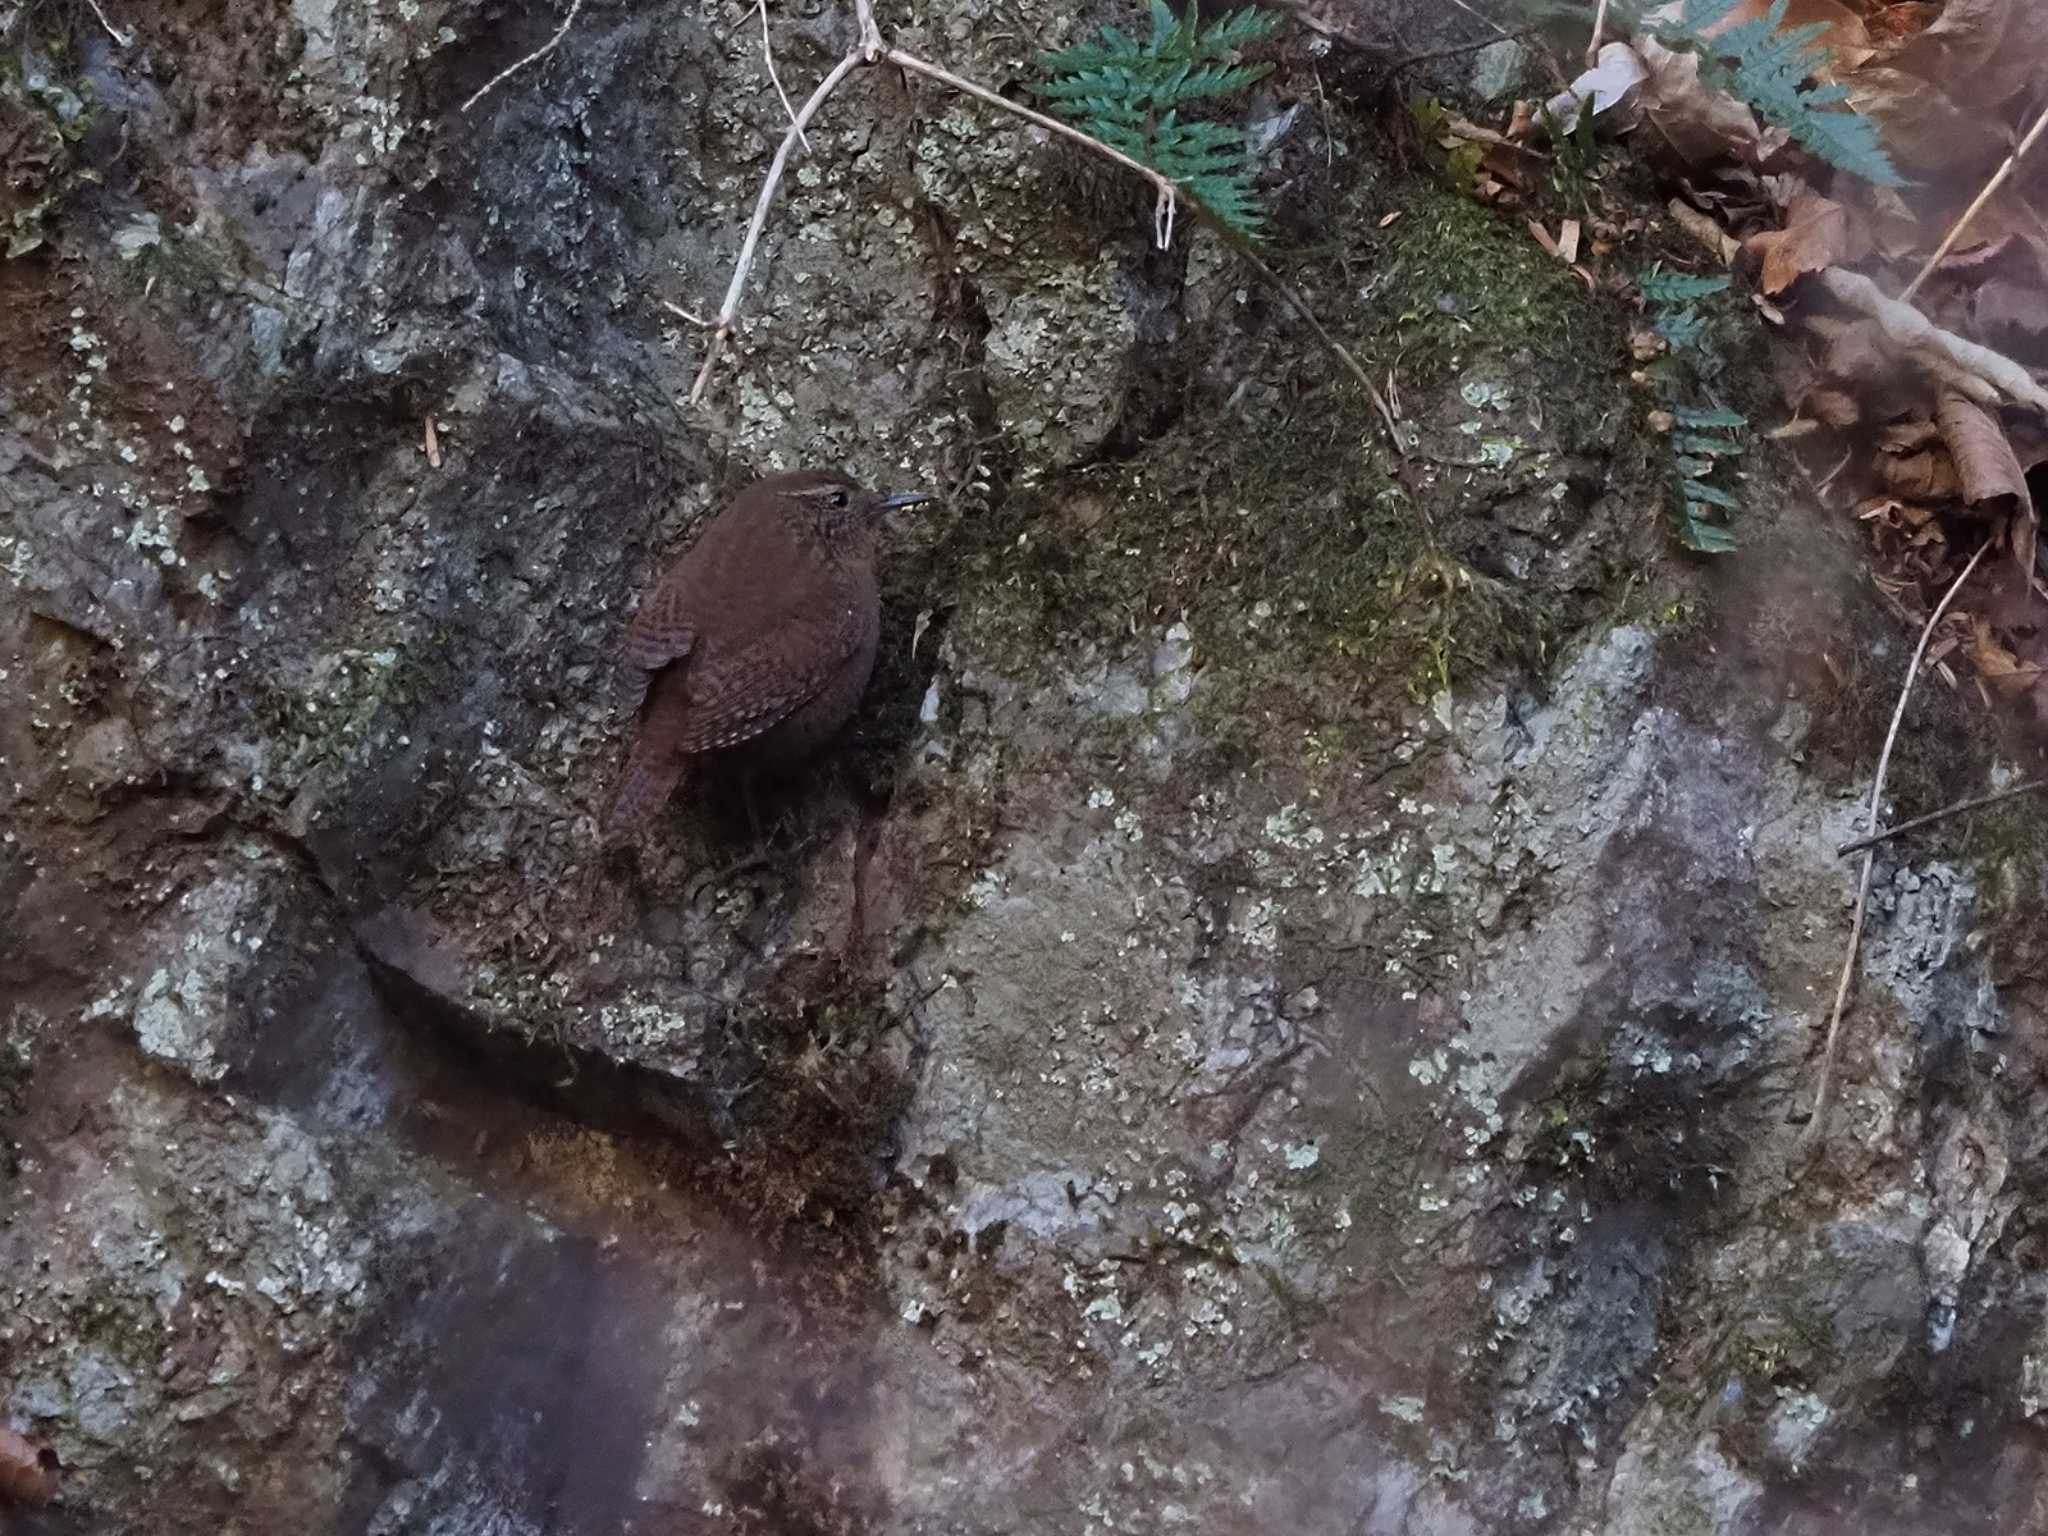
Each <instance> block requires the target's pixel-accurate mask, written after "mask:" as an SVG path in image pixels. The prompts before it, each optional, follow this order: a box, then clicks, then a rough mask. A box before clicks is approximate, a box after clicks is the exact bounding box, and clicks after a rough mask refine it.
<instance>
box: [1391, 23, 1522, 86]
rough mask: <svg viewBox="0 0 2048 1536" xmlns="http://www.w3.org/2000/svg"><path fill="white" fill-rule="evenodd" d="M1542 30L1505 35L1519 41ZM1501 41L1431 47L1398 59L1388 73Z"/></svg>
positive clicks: (1484, 39) (1469, 51)
mask: <svg viewBox="0 0 2048 1536" xmlns="http://www.w3.org/2000/svg"><path fill="white" fill-rule="evenodd" d="M1542 30H1543V29H1542V28H1541V27H1524V28H1522V29H1521V30H1520V31H1519V32H1509V33H1506V34H1505V36H1506V38H1507V40H1508V41H1509V42H1514V43H1518V42H1520V41H1521V40H1522V39H1523V38H1525V37H1534V36H1535V35H1536V34H1537V33H1538V32H1540V31H1542ZM1500 42H1501V39H1500V38H1498V37H1482V38H1477V39H1475V40H1474V41H1472V42H1469V43H1453V44H1451V46H1450V47H1448V48H1431V49H1430V50H1428V51H1427V52H1426V53H1411V54H1409V55H1408V57H1406V58H1405V59H1396V60H1395V61H1394V62H1393V64H1391V65H1390V66H1389V67H1388V69H1387V73H1388V74H1389V75H1390V76H1391V75H1398V74H1399V73H1401V71H1402V70H1404V69H1411V68H1413V67H1414V66H1415V65H1417V64H1434V63H1435V62H1436V61H1437V60H1439V59H1455V58H1457V57H1458V56H1459V55H1461V54H1467V53H1477V52H1479V51H1480V49H1482V48H1497V47H1499V46H1500Z"/></svg>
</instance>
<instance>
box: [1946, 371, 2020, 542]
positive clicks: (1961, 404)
mask: <svg viewBox="0 0 2048 1536" xmlns="http://www.w3.org/2000/svg"><path fill="white" fill-rule="evenodd" d="M1934 420H1935V422H1936V424H1937V425H1939V426H1940V428H1941V438H1942V442H1943V443H1944V444H1946V445H1947V447H1948V451H1949V454H1950V456H1951V457H1952V458H1954V460H1955V462H1956V476H1957V478H1958V480H1959V481H1960V482H1961V485H1962V496H1963V500H1965V501H1966V502H1968V503H1969V504H1970V505H1971V506H1973V507H1994V506H1996V507H1997V509H1998V510H2001V511H2010V512H2016V513H2019V514H2021V515H2024V516H2031V515H2032V514H2033V510H2034V503H2033V498H2032V497H2031V496H2029V495H2028V494H2027V477H2026V474H2025V473H2024V472H2023V471H2022V470H2021V469H2020V461H2019V459H2018V457H2017V456H2016V455H2015V454H2014V453H2013V451H2012V444H2011V443H2010V442H2008V441H2007V440H2006V436H2005V428H2004V427H2003V426H2002V425H2001V424H2000V423H1999V420H1998V418H1997V416H1995V415H1993V414H1992V413H1991V412H1990V411H1987V410H1985V409H1984V407H1983V406H1981V405H1978V404H1977V403H1976V402H1975V401H1973V400H1968V399H1965V398H1964V397H1963V396H1962V395H1961V394H1959V393H1958V392H1957V391H1955V390H1952V389H1944V390H1943V391H1942V392H1941V398H1940V399H1939V401H1937V402H1936V404H1935V408H1934Z"/></svg>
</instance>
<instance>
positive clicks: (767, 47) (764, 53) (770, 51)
mask: <svg viewBox="0 0 2048 1536" xmlns="http://www.w3.org/2000/svg"><path fill="white" fill-rule="evenodd" d="M754 8H755V9H756V10H758V11H759V12H760V13H761V57H762V58H763V59H765V60H767V61H768V79H769V82H770V83H771V84H773V85H774V87H775V94H776V95H777V96H780V97H781V98H782V110H783V111H785V112H787V113H788V114H789V120H790V121H791V122H792V123H794V122H796V108H795V107H793V106H791V105H790V102H789V92H787V91H785V90H784V89H783V88H782V76H780V75H778V74H777V73H776V72H775V43H774V41H773V40H772V39H771V38H770V37H769V36H768V0H754ZM796 137H797V142H798V143H800V144H802V145H803V147H804V153H805V154H809V153H810V152H811V141H810V140H809V139H807V138H805V137H804V131H803V128H802V127H801V126H799V127H798V128H797V131H796Z"/></svg>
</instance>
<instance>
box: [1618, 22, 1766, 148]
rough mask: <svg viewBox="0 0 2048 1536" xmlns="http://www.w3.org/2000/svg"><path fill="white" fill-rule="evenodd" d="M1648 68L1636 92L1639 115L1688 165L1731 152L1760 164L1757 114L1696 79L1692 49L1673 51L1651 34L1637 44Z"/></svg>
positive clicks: (1697, 67) (1696, 60) (1760, 134)
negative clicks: (1685, 51)
mask: <svg viewBox="0 0 2048 1536" xmlns="http://www.w3.org/2000/svg"><path fill="white" fill-rule="evenodd" d="M1639 48H1640V52H1641V55H1642V60H1643V65H1644V68H1645V69H1646V71H1647V78H1646V79H1645V80H1644V82H1643V85H1642V87H1641V91H1640V93H1639V96H1638V107H1639V110H1640V112H1641V113H1642V115H1643V117H1644V118H1645V119H1647V120H1648V121H1649V123H1650V124H1651V126H1653V127H1654V128H1655V129H1656V130H1657V132H1658V133H1659V134H1660V135H1661V136H1662V137H1663V139H1664V142H1665V143H1667V144H1669V145H1670V146H1671V148H1672V151H1673V152H1674V153H1676V154H1677V156H1678V157H1679V159H1681V160H1683V161H1685V162H1686V164H1688V165H1705V164H1708V163H1710V162H1712V161H1715V160H1719V159H1721V158H1722V157H1724V156H1733V157H1734V158H1735V159H1737V160H1740V161H1743V162H1744V163H1745V164H1748V165H1761V164H1762V163H1763V159H1764V134H1763V131H1762V130H1761V129H1760V128H1759V127H1758V126H1757V120H1756V115H1755V114H1754V113H1753V112H1751V111H1750V110H1749V108H1748V107H1746V106H1744V105H1743V104H1742V103H1741V102H1739V101H1736V100H1735V99H1734V98H1733V97H1731V96H1725V95H1723V94H1722V93H1721V92H1719V91H1717V90H1714V89H1712V88H1711V87H1710V86H1708V85H1706V84H1704V83H1703V82H1702V81H1701V79H1700V61H1699V57H1698V55H1696V54H1691V53H1674V52H1672V51H1671V50H1670V49H1669V48H1666V47H1665V46H1664V45H1663V44H1662V43H1660V42H1658V41H1657V40H1656V39H1655V38H1653V37H1645V38H1643V39H1642V40H1641V43H1640V45H1639Z"/></svg>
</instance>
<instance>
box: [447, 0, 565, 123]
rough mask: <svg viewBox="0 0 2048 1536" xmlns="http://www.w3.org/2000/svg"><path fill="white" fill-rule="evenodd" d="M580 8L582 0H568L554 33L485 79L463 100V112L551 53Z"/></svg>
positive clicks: (558, 45) (560, 44)
mask: <svg viewBox="0 0 2048 1536" xmlns="http://www.w3.org/2000/svg"><path fill="white" fill-rule="evenodd" d="M582 10H583V0H570V4H569V14H568V15H566V16H564V17H563V18H562V24H561V25H560V26H559V27H557V28H555V35H554V36H553V37H551V38H549V39H548V40H547V41H546V42H544V43H542V44H541V45H540V46H539V47H538V48H536V49H534V50H533V52H531V53H529V54H528V55H527V56H526V57H525V58H523V59H516V60H514V61H513V62H512V63H510V64H508V65H506V66H505V67H504V68H503V69H501V70H499V71H498V72H497V73H496V74H495V75H493V76H491V78H490V79H488V80H486V81H485V82H484V83H483V86H482V88H481V89H479V90H478V91H477V92H476V94H475V95H473V96H471V97H470V98H469V100H467V101H465V102H464V103H463V104H462V110H463V111H464V112H467V111H468V110H469V109H470V108H471V107H473V106H475V105H476V104H477V103H478V102H480V101H482V100H483V99H484V98H485V97H486V96H488V95H490V94H491V92H493V91H495V90H496V89H497V88H498V87H499V86H501V85H503V84H504V83H505V82H506V81H507V80H510V79H511V78H512V77H513V76H514V75H516V74H518V73H519V71H521V70H522V69H525V68H526V67H527V66H528V65H530V64H538V63H539V62H540V61H541V60H542V59H544V58H546V57H547V56H548V55H549V54H551V53H553V52H554V51H555V50H556V49H557V48H559V47H561V46H562V39H563V38H565V37H567V36H568V35H569V29H570V28H571V27H573V26H575V25H576V17H577V16H578V14H580V13H581V12H582Z"/></svg>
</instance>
